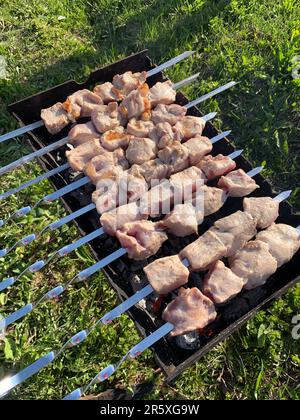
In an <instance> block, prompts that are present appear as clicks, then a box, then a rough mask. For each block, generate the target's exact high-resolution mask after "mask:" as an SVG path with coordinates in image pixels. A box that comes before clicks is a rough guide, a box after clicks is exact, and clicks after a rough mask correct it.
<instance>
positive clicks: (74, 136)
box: [68, 121, 100, 147]
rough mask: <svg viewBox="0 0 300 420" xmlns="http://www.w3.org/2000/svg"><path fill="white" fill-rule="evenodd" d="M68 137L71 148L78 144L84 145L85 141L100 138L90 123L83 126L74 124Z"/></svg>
mask: <svg viewBox="0 0 300 420" xmlns="http://www.w3.org/2000/svg"><path fill="white" fill-rule="evenodd" d="M68 137H69V139H70V143H71V144H73V146H75V147H76V146H79V145H80V144H83V143H86V142H87V141H90V140H94V139H98V138H100V134H99V133H98V132H97V130H96V128H95V126H94V124H93V123H92V121H89V122H87V123H85V124H76V125H74V127H73V128H72V129H71V130H70V131H69V134H68Z"/></svg>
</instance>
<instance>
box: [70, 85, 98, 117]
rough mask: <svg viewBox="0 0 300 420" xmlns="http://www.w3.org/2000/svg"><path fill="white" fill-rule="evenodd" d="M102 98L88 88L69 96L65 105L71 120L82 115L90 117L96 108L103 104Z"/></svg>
mask: <svg viewBox="0 0 300 420" xmlns="http://www.w3.org/2000/svg"><path fill="white" fill-rule="evenodd" d="M102 104H103V102H102V99H101V98H100V97H99V96H98V95H96V94H95V93H93V92H91V91H90V90H88V89H81V90H78V91H76V92H75V93H73V94H72V95H70V96H68V98H67V100H66V101H65V102H64V103H63V107H64V109H65V111H66V112H67V114H68V117H69V119H70V120H71V121H76V120H77V119H78V118H81V117H90V116H91V113H92V111H93V110H94V109H97V108H98V107H99V105H102Z"/></svg>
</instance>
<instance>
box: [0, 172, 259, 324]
mask: <svg viewBox="0 0 300 420" xmlns="http://www.w3.org/2000/svg"><path fill="white" fill-rule="evenodd" d="M263 168H264V167H263V166H262V167H260V170H259V171H258V168H255V169H253V170H252V171H250V172H248V175H249V173H251V172H252V173H254V174H255V175H257V174H258V173H259V172H260V171H261V170H262V169H263ZM255 175H252V176H255ZM82 239H84V238H82ZM125 254H127V250H126V249H125V248H119V249H118V250H117V251H114V252H113V253H112V254H110V255H108V256H107V257H105V258H103V259H102V260H100V261H98V262H97V263H95V264H93V265H91V266H90V267H88V268H86V269H84V270H82V271H80V272H79V273H78V274H76V275H75V276H74V277H73V278H72V279H71V280H69V281H67V282H66V283H64V284H60V285H58V286H56V287H54V288H53V289H51V290H49V292H47V293H45V294H44V295H43V296H42V297H41V298H40V299H39V300H37V301H35V302H33V303H29V304H27V305H25V306H24V307H22V308H21V309H19V310H17V311H16V312H13V313H11V314H10V315H8V316H7V317H5V318H3V319H2V320H0V330H2V329H4V328H6V327H7V326H8V325H10V324H12V323H13V322H15V321H17V320H18V319H21V318H23V317H24V316H25V315H27V314H28V313H30V312H32V311H33V310H34V309H35V308H36V307H37V306H38V305H39V304H40V303H42V302H45V301H47V300H49V299H54V298H57V297H58V296H60V295H61V294H62V293H63V292H64V291H65V290H66V289H67V288H68V287H69V286H71V285H72V284H74V283H78V282H81V281H84V280H86V279H88V278H89V277H91V276H92V275H93V274H94V273H96V272H97V271H99V270H101V269H103V268H104V267H106V266H107V265H108V264H111V263H112V262H114V261H116V260H117V259H119V258H120V257H122V256H123V255H125ZM44 265H45V261H43V260H41V261H38V262H37V263H36V264H33V265H32V266H30V267H29V269H30V271H31V272H32V271H33V272H36V271H39V270H40V269H41V268H43V267H44ZM26 272H27V269H25V270H24V271H23V273H21V275H24V274H25V273H26ZM18 278H19V277H18ZM12 279H13V278H9V279H7V280H6V281H8V280H9V281H10V283H11V282H13V283H15V282H16V280H12ZM13 283H12V284H13Z"/></svg>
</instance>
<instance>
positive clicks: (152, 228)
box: [0, 151, 256, 291]
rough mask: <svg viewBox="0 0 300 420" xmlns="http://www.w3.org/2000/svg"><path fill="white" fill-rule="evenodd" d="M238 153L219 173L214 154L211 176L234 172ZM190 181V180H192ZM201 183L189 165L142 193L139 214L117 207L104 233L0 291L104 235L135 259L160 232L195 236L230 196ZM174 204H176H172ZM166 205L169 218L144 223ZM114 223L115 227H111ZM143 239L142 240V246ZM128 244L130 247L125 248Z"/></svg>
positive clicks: (154, 249)
mask: <svg viewBox="0 0 300 420" xmlns="http://www.w3.org/2000/svg"><path fill="white" fill-rule="evenodd" d="M241 153H242V151H236V152H233V153H232V154H231V155H229V156H228V157H227V156H224V157H223V169H222V172H221V167H220V157H221V155H217V156H216V157H215V163H216V164H217V166H216V167H215V177H218V176H221V175H222V174H226V173H228V171H230V170H232V169H234V168H235V167H236V163H235V162H234V159H235V158H236V157H238V156H239V155H240V154H241ZM208 157H209V156H208ZM203 161H205V163H206V162H207V160H206V159H203V160H202V161H201V162H200V164H201V165H202V162H203ZM211 162H214V160H213V159H212V158H211V160H210V163H211ZM209 174H210V179H212V166H211V165H210V172H209ZM193 179H194V181H192V180H193ZM183 180H184V181H185V180H186V181H187V182H186V183H183ZM204 180H205V176H204V175H203V172H202V171H201V169H199V168H198V167H197V166H191V167H189V168H188V169H186V170H183V171H182V172H179V173H176V174H174V175H171V178H170V183H167V182H166V181H164V182H163V183H161V184H159V185H158V186H157V187H154V188H152V189H150V190H149V191H148V192H147V194H144V197H143V196H142V197H141V198H140V200H141V202H140V203H141V205H142V206H145V208H144V210H142V211H141V212H140V214H139V213H138V212H136V211H135V210H134V212H132V208H131V207H132V204H134V203H129V205H128V206H127V205H123V206H121V207H119V208H118V209H119V211H118V212H117V213H116V214H113V215H112V214H110V212H108V217H106V218H104V220H105V221H104V225H105V226H106V230H104V229H103V228H99V229H96V230H95V231H93V232H91V233H90V234H88V235H86V236H85V237H83V238H80V239H79V240H77V241H76V242H74V243H72V244H69V245H66V246H64V247H62V248H60V249H59V250H58V251H56V252H55V253H54V254H53V255H51V257H49V258H48V260H47V261H42V260H40V261H37V262H36V263H34V264H32V265H30V266H29V267H27V268H26V269H25V270H23V271H22V273H21V274H20V275H19V276H17V277H10V278H8V279H6V280H4V281H2V282H1V283H0V291H3V290H5V289H6V288H7V287H10V286H12V285H13V284H15V283H16V282H17V281H18V280H19V279H20V278H21V277H22V276H23V275H24V274H26V273H27V272H37V271H40V270H41V269H42V268H44V267H45V266H46V265H47V264H49V263H50V261H52V260H53V258H54V257H55V256H57V257H64V256H66V255H67V254H69V253H70V252H73V251H74V250H76V249H78V248H79V247H81V246H83V245H85V244H87V243H89V242H90V241H92V240H94V239H96V238H99V237H100V236H101V235H103V234H104V233H105V232H107V233H108V234H111V235H113V236H115V235H116V236H117V238H118V239H119V241H120V243H121V245H122V246H123V247H125V248H126V249H127V250H128V253H129V255H131V258H134V259H138V260H141V259H145V258H148V257H149V256H151V255H154V254H155V253H156V252H157V250H158V249H159V248H160V246H161V244H162V243H163V242H164V241H165V240H166V239H167V235H166V233H164V231H165V230H167V231H168V232H169V233H173V234H174V235H176V236H181V237H183V236H187V235H189V234H192V233H196V232H197V226H198V224H199V223H200V222H201V218H203V216H204V217H205V216H208V215H209V214H212V213H215V212H216V211H217V210H219V208H220V207H221V206H222V205H223V204H224V203H225V201H226V199H227V197H228V194H229V195H230V191H228V190H227V189H222V188H213V187H207V186H204V187H203V188H202V184H203V181H204ZM246 182H248V186H247V191H246V189H245V186H244V193H246V192H248V193H249V192H250V189H252V188H254V187H255V186H256V184H255V182H253V183H251V182H250V183H249V180H248V179H247V176H246V175H245V176H244V183H246ZM185 184H186V185H185ZM197 184H201V189H200V190H199V191H198V193H197V190H198V188H197ZM253 185H254V187H253ZM168 188H175V195H176V198H174V197H173V193H172V194H169V192H168ZM189 189H190V191H189ZM163 191H164V192H163ZM193 191H194V192H193ZM188 194H190V200H189V202H186V203H184V204H181V202H182V201H183V200H185V199H186V198H187V196H188ZM161 195H164V204H162V203H160V201H161V198H160V197H161ZM200 195H201V196H200ZM202 195H203V200H204V210H203V212H201V211H199V212H198V211H197V210H196V207H195V206H196V202H197V200H200V198H202ZM147 201H149V203H147ZM168 201H169V203H168ZM174 201H175V203H174ZM177 201H178V204H177V205H176V202H177ZM172 203H173V204H172ZM170 204H172V205H173V207H174V209H173V211H172V212H171V213H170V214H169V215H166V216H165V218H164V219H163V221H161V222H157V223H154V222H151V221H146V219H147V218H148V217H149V215H151V214H150V213H151V212H153V211H154V210H155V212H157V213H160V214H162V215H163V214H166V212H169V210H170V206H169V205H170ZM138 206H139V205H136V209H138ZM148 209H149V211H148ZM182 210H185V211H187V212H188V217H187V219H186V221H185V223H181V225H180V227H179V228H178V227H177V226H176V224H177V220H178V218H180V213H181V211H182ZM120 213H123V214H122V216H120V220H117V219H115V217H117V218H118V215H119V214H120ZM114 223H115V226H113V225H114ZM137 237H139V240H137ZM143 239H144V240H145V243H144V244H143ZM152 239H153V240H154V244H153V246H151V247H150V248H149V247H147V244H149V242H150V243H151V241H152ZM23 241H24V240H23ZM130 242H131V246H129V243H130ZM15 246H16V245H15ZM15 246H14V247H15ZM14 247H12V248H14ZM132 247H133V248H136V250H139V253H137V252H133V253H132V252H131V251H130V248H132ZM8 251H9V250H7V251H6V250H2V253H4V252H8ZM0 253H1V251H0Z"/></svg>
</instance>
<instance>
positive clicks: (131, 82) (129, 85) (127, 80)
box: [113, 71, 147, 95]
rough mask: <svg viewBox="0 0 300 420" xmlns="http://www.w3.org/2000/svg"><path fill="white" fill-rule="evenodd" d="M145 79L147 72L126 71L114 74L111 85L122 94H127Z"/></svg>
mask: <svg viewBox="0 0 300 420" xmlns="http://www.w3.org/2000/svg"><path fill="white" fill-rule="evenodd" d="M146 79H147V72H146V71H142V72H137V73H132V71H126V72H125V73H123V74H116V75H115V76H114V78H113V85H114V86H115V88H117V89H118V90H119V91H120V92H122V94H123V95H128V93H130V92H131V91H132V90H135V89H137V88H139V87H140V86H142V85H143V84H144V83H145V82H146Z"/></svg>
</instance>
